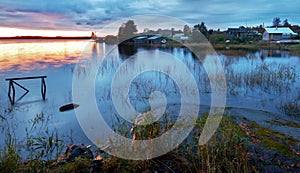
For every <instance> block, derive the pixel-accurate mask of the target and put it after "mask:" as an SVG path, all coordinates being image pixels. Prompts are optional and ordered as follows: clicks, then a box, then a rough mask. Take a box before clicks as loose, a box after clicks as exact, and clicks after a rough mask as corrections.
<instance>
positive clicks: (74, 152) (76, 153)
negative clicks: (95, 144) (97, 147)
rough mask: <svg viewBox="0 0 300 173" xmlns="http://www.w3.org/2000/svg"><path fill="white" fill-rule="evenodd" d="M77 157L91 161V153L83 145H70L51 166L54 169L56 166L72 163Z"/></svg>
mask: <svg viewBox="0 0 300 173" xmlns="http://www.w3.org/2000/svg"><path fill="white" fill-rule="evenodd" d="M77 157H84V158H87V159H91V160H92V159H93V153H92V151H91V150H90V149H89V148H87V147H86V146H84V145H83V144H72V145H69V146H68V147H67V149H66V152H65V153H64V154H63V155H62V156H60V157H59V158H58V159H57V160H56V162H54V163H53V164H52V165H51V166H52V167H55V166H57V165H62V164H65V163H67V162H71V161H74V160H75V158H77Z"/></svg>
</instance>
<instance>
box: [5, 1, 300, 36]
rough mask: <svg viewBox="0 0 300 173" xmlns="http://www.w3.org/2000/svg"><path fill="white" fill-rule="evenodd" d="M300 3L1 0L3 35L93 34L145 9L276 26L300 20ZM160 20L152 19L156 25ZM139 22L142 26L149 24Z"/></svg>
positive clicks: (223, 23)
mask: <svg viewBox="0 0 300 173" xmlns="http://www.w3.org/2000/svg"><path fill="white" fill-rule="evenodd" d="M299 9H300V2H299V1H297V0H248V1H244V0H205V1H203V0H132V1H131V0H26V1H21V0H14V1H12V0H0V36H15V35H42V36H43V35H48V36H55V35H57V36H70V35H78V36H90V34H91V32H92V31H97V30H101V28H103V27H105V26H107V25H109V24H111V23H113V22H116V21H118V20H120V19H123V18H129V19H130V17H131V16H134V15H145V14H158V15H164V16H169V17H174V18H178V19H180V20H182V21H184V22H187V23H189V24H190V25H191V26H193V25H195V24H198V23H201V22H202V21H204V22H205V24H206V26H207V28H209V29H218V28H220V29H221V30H226V29H227V28H228V27H239V26H242V25H243V26H258V25H260V24H264V26H270V25H271V24H272V21H273V18H275V17H280V18H281V21H283V20H284V19H288V21H289V23H291V24H298V25H299V24H300V15H299ZM161 19H162V18H158V19H157V21H159V20H161ZM157 21H150V22H148V23H147V24H148V25H149V26H150V28H151V27H155V26H157ZM136 24H137V25H138V29H139V31H140V32H141V31H143V29H144V28H143V27H147V26H144V24H139V23H137V22H136ZM164 27H168V26H164ZM182 28H183V26H182ZM182 28H179V29H182ZM153 29H157V28H153ZM162 29H165V28H162ZM166 29H170V28H166ZM112 32H113V31H112ZM116 33H117V31H114V33H111V34H116Z"/></svg>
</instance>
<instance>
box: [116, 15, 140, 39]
mask: <svg viewBox="0 0 300 173" xmlns="http://www.w3.org/2000/svg"><path fill="white" fill-rule="evenodd" d="M136 32H137V29H136V25H135V24H134V21H133V20H128V21H127V22H126V23H123V24H122V26H121V27H120V28H119V33H118V37H119V41H120V42H123V41H125V40H128V39H130V38H132V37H134V36H135V33H136Z"/></svg>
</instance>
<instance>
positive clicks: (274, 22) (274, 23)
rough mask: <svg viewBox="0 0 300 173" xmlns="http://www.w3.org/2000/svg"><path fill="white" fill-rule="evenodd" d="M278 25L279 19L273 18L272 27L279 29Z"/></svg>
mask: <svg viewBox="0 0 300 173" xmlns="http://www.w3.org/2000/svg"><path fill="white" fill-rule="evenodd" d="M280 23H281V20H280V18H279V17H275V18H274V19H273V27H279V26H280Z"/></svg>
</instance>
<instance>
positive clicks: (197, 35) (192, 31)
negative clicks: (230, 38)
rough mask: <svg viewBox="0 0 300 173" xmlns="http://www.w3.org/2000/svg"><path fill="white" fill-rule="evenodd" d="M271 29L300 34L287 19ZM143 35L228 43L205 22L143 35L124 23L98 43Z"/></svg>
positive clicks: (260, 30)
mask: <svg viewBox="0 0 300 173" xmlns="http://www.w3.org/2000/svg"><path fill="white" fill-rule="evenodd" d="M270 27H290V28H291V29H292V30H293V31H294V32H296V33H299V32H300V26H299V25H292V24H290V23H289V21H288V20H287V19H285V20H283V22H281V19H280V18H279V17H276V18H274V19H273V22H272V26H270ZM244 28H247V29H248V30H251V31H257V33H263V31H264V28H265V27H264V26H263V25H259V26H252V27H244ZM143 34H147V35H151V34H153V35H155V34H161V35H162V36H164V37H172V36H174V35H175V34H181V35H183V36H184V37H187V38H188V40H186V41H187V42H189V43H199V42H202V41H203V40H204V38H206V39H208V40H209V41H210V42H211V43H212V44H216V43H220V42H225V41H226V31H220V29H218V30H213V29H207V26H206V25H205V23H204V22H201V23H199V24H196V25H194V26H192V27H191V26H188V25H184V26H183V28H182V30H181V29H178V30H176V29H174V28H171V29H161V28H159V29H157V30H149V29H147V28H146V29H144V31H143V32H142V33H138V30H137V25H136V24H135V23H134V21H133V20H128V21H127V22H126V23H123V24H122V25H121V26H120V27H119V31H118V35H117V36H113V35H108V36H106V37H104V38H98V41H101V42H105V43H108V44H115V43H118V42H119V43H120V42H123V41H125V40H128V39H131V38H133V37H135V36H138V35H143ZM245 39H246V38H245ZM249 39H254V40H255V41H256V40H259V39H260V36H258V37H254V38H247V40H248V41H249ZM250 41H251V40H250Z"/></svg>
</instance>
